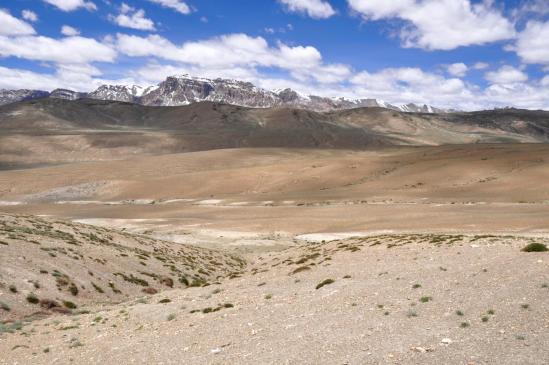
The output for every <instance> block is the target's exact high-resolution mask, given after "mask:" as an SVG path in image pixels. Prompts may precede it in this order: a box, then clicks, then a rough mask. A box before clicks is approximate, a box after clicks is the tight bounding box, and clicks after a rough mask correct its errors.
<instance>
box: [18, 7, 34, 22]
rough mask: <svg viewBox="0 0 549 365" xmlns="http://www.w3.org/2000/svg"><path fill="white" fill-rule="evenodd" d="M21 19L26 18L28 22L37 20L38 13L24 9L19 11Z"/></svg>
mask: <svg viewBox="0 0 549 365" xmlns="http://www.w3.org/2000/svg"><path fill="white" fill-rule="evenodd" d="M21 16H22V17H23V19H25V20H28V21H29V22H36V21H38V15H36V13H35V12H34V11H32V10H28V9H25V10H23V11H22V12H21Z"/></svg>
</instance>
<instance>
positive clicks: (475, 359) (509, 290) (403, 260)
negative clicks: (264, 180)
mask: <svg viewBox="0 0 549 365" xmlns="http://www.w3.org/2000/svg"><path fill="white" fill-rule="evenodd" d="M531 242H532V239H528V238H522V237H512V236H507V237H498V236H459V235H383V236H376V237H370V238H364V239H348V240H344V241H333V242H329V243H324V244H317V245H307V246H304V247H294V248H290V249H288V250H286V251H283V252H280V253H271V254H262V255H260V256H257V257H256V258H255V260H252V262H251V264H250V266H249V269H248V270H247V271H246V272H244V273H243V274H241V276H240V277H235V278H234V279H225V280H221V281H220V283H219V284H214V285H212V286H208V287H200V288H189V289H175V290H172V291H168V292H164V293H162V294H161V295H160V294H158V295H154V296H152V297H148V298H144V299H142V300H139V301H128V302H125V303H121V304H118V305H113V306H108V307H105V306H101V307H96V308H94V307H90V313H89V314H77V315H73V316H55V317H53V318H47V319H41V320H34V321H29V322H26V323H24V324H22V328H21V329H20V330H14V331H15V333H13V334H9V333H5V334H3V335H0V336H2V337H1V338H2V340H1V341H0V353H2V354H3V356H2V357H0V364H15V363H19V364H21V363H33V364H50V363H60V364H66V363H86V364H116V363H136V364H145V363H162V364H181V363H185V364H229V363H230V364H257V363H261V364H279V363H300V364H318V363H331V364H333V363H338V364H343V363H345V364H441V363H444V364H546V363H547V360H548V359H549V352H548V348H547V346H546V344H547V342H548V341H549V330H548V329H549V322H548V317H547V310H546V309H547V304H548V298H549V289H548V282H549V276H548V273H549V270H548V269H549V267H548V264H549V260H548V258H547V254H546V253H526V252H521V251H520V249H521V248H522V247H524V246H525V245H526V244H528V243H531ZM544 242H546V240H545V241H544ZM327 279H331V280H333V282H331V280H328V281H327ZM321 283H324V285H323V286H320V285H319V284H321ZM162 299H169V301H168V300H164V302H165V303H160V301H161V300H162ZM21 334H24V335H23V336H22V335H21Z"/></svg>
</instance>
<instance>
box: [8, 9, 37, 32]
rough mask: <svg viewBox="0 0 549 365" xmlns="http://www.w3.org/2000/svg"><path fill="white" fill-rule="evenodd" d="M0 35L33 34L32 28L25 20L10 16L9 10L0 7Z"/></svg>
mask: <svg viewBox="0 0 549 365" xmlns="http://www.w3.org/2000/svg"><path fill="white" fill-rule="evenodd" d="M0 24H2V26H1V27H0V36H3V35H29V34H34V33H35V31H34V28H33V27H32V26H31V25H30V24H29V23H27V22H24V21H23V20H21V19H18V18H16V17H14V16H12V15H11V14H10V13H9V11H7V10H5V9H1V8H0Z"/></svg>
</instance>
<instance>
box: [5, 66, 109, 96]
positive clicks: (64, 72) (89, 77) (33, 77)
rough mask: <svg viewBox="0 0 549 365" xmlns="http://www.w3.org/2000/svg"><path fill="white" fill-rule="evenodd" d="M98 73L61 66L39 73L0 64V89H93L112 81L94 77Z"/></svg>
mask: <svg viewBox="0 0 549 365" xmlns="http://www.w3.org/2000/svg"><path fill="white" fill-rule="evenodd" d="M98 75H100V73H99V74H98V73H97V72H91V70H86V69H73V70H71V69H68V68H64V69H62V68H60V69H57V70H56V71H55V72H53V73H38V72H33V71H29V70H23V69H17V68H7V67H2V66H0V89H2V88H5V89H19V88H25V89H36V90H46V91H51V90H53V89H56V88H68V89H72V90H78V91H91V90H94V89H96V88H98V87H99V86H100V85H102V84H104V83H109V82H111V81H108V80H102V79H99V78H95V77H94V76H98ZM115 82H116V81H115Z"/></svg>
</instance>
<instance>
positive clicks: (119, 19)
mask: <svg viewBox="0 0 549 365" xmlns="http://www.w3.org/2000/svg"><path fill="white" fill-rule="evenodd" d="M109 19H110V20H111V21H113V22H114V23H116V24H118V25H119V26H121V27H126V28H132V29H139V30H156V29H155V26H154V22H153V21H152V20H151V19H149V18H146V17H145V10H143V9H139V10H138V9H135V8H133V7H131V6H129V5H128V4H126V3H122V6H121V7H120V14H118V15H117V16H114V15H110V16H109Z"/></svg>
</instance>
